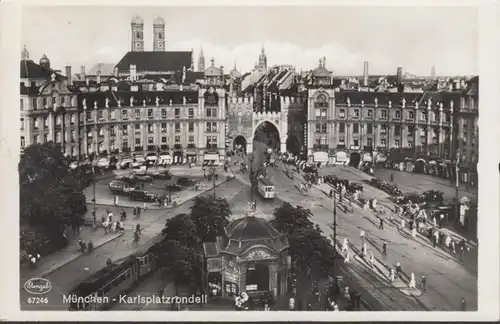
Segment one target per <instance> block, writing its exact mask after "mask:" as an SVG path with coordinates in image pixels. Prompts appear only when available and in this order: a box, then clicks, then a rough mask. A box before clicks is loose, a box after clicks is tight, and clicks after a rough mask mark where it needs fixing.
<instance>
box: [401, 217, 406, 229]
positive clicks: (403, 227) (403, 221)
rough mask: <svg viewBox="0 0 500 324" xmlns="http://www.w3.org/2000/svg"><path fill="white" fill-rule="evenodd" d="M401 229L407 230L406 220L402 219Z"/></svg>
mask: <svg viewBox="0 0 500 324" xmlns="http://www.w3.org/2000/svg"><path fill="white" fill-rule="evenodd" d="M401 229H405V220H404V218H402V219H401Z"/></svg>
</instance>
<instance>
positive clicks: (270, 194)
mask: <svg viewBox="0 0 500 324" xmlns="http://www.w3.org/2000/svg"><path fill="white" fill-rule="evenodd" d="M258 189H259V193H260V195H261V196H262V198H264V199H274V198H275V197H276V190H275V187H274V184H273V183H272V182H271V180H269V179H267V178H260V179H259V186H258Z"/></svg>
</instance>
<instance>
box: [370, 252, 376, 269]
mask: <svg viewBox="0 0 500 324" xmlns="http://www.w3.org/2000/svg"><path fill="white" fill-rule="evenodd" d="M369 260H370V266H372V267H373V266H374V265H375V257H374V256H373V252H370V259H369Z"/></svg>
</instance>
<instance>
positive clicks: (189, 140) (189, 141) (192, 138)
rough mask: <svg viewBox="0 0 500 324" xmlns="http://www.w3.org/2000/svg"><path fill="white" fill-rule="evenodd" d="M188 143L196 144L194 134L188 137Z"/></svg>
mask: <svg viewBox="0 0 500 324" xmlns="http://www.w3.org/2000/svg"><path fill="white" fill-rule="evenodd" d="M188 145H194V136H193V135H190V136H189V138H188Z"/></svg>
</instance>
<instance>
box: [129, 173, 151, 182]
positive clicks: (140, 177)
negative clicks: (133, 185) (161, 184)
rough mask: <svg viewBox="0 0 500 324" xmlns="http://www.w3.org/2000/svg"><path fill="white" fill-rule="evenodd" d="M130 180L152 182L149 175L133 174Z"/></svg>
mask: <svg viewBox="0 0 500 324" xmlns="http://www.w3.org/2000/svg"><path fill="white" fill-rule="evenodd" d="M132 179H134V180H136V181H142V182H152V181H153V177H152V176H149V175H142V174H133V175H132Z"/></svg>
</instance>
